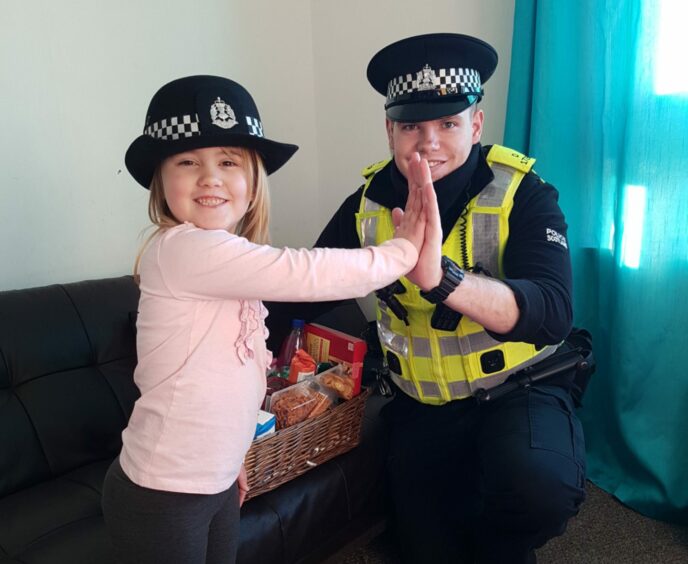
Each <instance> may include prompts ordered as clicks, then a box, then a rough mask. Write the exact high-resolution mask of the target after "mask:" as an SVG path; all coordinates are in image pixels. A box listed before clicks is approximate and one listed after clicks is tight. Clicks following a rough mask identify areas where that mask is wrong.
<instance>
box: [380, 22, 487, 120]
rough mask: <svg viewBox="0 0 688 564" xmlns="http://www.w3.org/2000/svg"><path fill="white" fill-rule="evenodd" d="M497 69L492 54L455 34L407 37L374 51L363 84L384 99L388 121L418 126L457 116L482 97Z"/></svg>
mask: <svg viewBox="0 0 688 564" xmlns="http://www.w3.org/2000/svg"><path fill="white" fill-rule="evenodd" d="M496 67H497V52H496V51H495V50H494V49H493V48H492V47H491V46H490V45H488V44H487V43H485V42H484V41H482V40H480V39H477V38H475V37H470V36H468V35H461V34H458V33H431V34H428V35H417V36H415V37H408V38H406V39H402V40H401V41H397V42H396V43H392V44H391V45H388V46H387V47H385V48H384V49H382V50H381V51H379V52H378V53H377V54H376V55H375V56H374V57H373V58H372V59H371V61H370V63H369V64H368V71H367V74H368V81H369V82H370V84H371V85H372V86H373V88H375V90H377V91H378V92H379V93H380V94H383V95H385V96H386V97H387V99H386V102H385V110H386V112H387V117H388V118H389V119H391V120H392V121H404V122H418V121H428V120H432V119H438V118H441V117H444V116H450V115H454V114H458V113H459V112H462V111H463V110H465V109H466V108H468V107H469V106H471V105H472V104H474V103H475V102H477V101H479V100H480V99H481V98H482V96H483V88H482V85H483V84H484V83H485V82H487V80H488V79H489V78H490V77H491V76H492V73H493V72H494V70H495V68H496Z"/></svg>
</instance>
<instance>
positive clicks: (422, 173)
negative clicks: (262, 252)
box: [392, 153, 442, 291]
mask: <svg viewBox="0 0 688 564" xmlns="http://www.w3.org/2000/svg"><path fill="white" fill-rule="evenodd" d="M392 221H393V223H394V227H395V234H396V236H397V237H404V238H406V239H408V240H409V241H411V243H413V244H414V245H415V246H416V249H418V262H417V264H416V266H415V267H414V268H413V270H411V272H409V273H408V274H407V275H406V277H407V278H408V279H409V280H410V281H411V282H412V283H413V284H415V285H416V286H418V287H419V288H420V289H421V290H426V291H427V290H431V289H432V288H434V287H435V286H437V285H438V284H439V283H440V281H441V279H442V268H441V260H442V223H441V221H440V212H439V208H438V206H437V196H436V194H435V188H434V187H433V184H432V176H431V174H430V167H429V165H428V161H427V160H426V159H421V157H420V155H419V154H418V153H414V154H413V155H412V156H411V158H410V160H409V178H408V199H407V201H406V209H405V210H404V211H402V210H401V209H400V208H394V209H393V210H392Z"/></svg>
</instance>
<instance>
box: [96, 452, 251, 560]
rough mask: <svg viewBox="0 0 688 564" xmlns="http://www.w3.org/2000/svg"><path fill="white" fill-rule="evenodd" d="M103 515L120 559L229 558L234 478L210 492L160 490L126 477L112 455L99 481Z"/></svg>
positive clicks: (234, 536) (235, 507)
mask: <svg viewBox="0 0 688 564" xmlns="http://www.w3.org/2000/svg"><path fill="white" fill-rule="evenodd" d="M102 504H103V516H104V518H105V525H106V526H107V529H108V532H109V534H110V539H111V540H112V545H113V551H114V555H115V558H116V559H117V562H119V563H121V564H162V563H165V564H177V563H179V564H234V561H235V560H236V554H237V549H238V546H239V495H238V489H237V484H236V482H235V483H234V484H233V485H232V487H231V488H229V489H228V490H226V491H224V492H220V493H218V494H214V495H204V494H187V493H176V492H166V491H160V490H152V489H149V488H144V487H142V486H139V485H137V484H135V483H134V482H132V481H131V480H130V479H129V478H128V477H127V475H126V474H125V473H124V471H123V470H122V467H121V466H120V464H119V458H115V460H114V462H113V463H112V465H111V466H110V468H109V470H108V471H107V474H106V476H105V483H104V484H103V501H102Z"/></svg>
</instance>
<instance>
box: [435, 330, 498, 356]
mask: <svg viewBox="0 0 688 564" xmlns="http://www.w3.org/2000/svg"><path fill="white" fill-rule="evenodd" d="M439 342H440V352H441V353H442V356H452V355H467V354H470V353H474V352H481V351H486V350H488V349H493V348H495V347H497V346H499V345H501V343H500V342H499V341H496V340H495V339H493V338H492V337H490V336H489V335H488V334H487V333H485V332H482V331H481V332H479V333H472V334H471V335H465V336H463V337H456V336H453V337H440V338H439Z"/></svg>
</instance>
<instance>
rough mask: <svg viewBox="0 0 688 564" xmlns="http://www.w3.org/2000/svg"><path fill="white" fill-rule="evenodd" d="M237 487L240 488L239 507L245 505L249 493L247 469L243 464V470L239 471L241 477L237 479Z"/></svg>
mask: <svg viewBox="0 0 688 564" xmlns="http://www.w3.org/2000/svg"><path fill="white" fill-rule="evenodd" d="M237 486H238V487H239V507H241V506H242V505H244V500H245V499H246V494H247V493H248V490H249V487H248V478H247V477H246V467H245V466H244V464H243V463H242V464H241V470H239V477H238V478H237Z"/></svg>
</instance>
